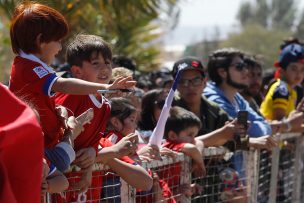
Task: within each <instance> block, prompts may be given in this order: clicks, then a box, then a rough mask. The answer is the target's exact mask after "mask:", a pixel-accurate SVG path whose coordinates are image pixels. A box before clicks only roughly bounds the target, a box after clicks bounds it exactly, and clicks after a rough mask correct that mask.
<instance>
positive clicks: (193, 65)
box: [172, 57, 205, 78]
mask: <svg viewBox="0 0 304 203" xmlns="http://www.w3.org/2000/svg"><path fill="white" fill-rule="evenodd" d="M179 69H182V70H183V71H184V70H198V71H200V72H201V74H202V76H203V77H205V73H204V66H203V64H202V63H201V62H200V60H199V59H197V58H195V57H185V58H182V59H180V60H178V61H176V62H175V63H174V65H173V69H172V75H173V77H174V78H175V76H176V74H177V72H178V70H179Z"/></svg>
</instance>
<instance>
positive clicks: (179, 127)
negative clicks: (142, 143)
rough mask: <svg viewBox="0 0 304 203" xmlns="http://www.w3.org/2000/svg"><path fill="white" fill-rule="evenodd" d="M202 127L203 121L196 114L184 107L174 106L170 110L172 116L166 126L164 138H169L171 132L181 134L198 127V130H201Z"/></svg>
mask: <svg viewBox="0 0 304 203" xmlns="http://www.w3.org/2000/svg"><path fill="white" fill-rule="evenodd" d="M201 126H202V123H201V120H200V119H199V118H198V117H197V116H196V115H195V114H194V113H192V112H191V111H188V110H186V109H184V108H182V107H179V106H174V107H171V109H170V115H169V117H168V119H167V122H166V126H165V133H164V137H165V138H168V133H169V132H170V131H173V132H175V133H176V134H179V133H180V132H181V131H183V130H185V129H187V128H189V127H198V129H201Z"/></svg>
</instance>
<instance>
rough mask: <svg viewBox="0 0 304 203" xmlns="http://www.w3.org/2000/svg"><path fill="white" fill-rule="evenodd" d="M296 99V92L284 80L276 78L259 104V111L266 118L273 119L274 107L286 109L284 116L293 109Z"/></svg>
mask: <svg viewBox="0 0 304 203" xmlns="http://www.w3.org/2000/svg"><path fill="white" fill-rule="evenodd" d="M296 101H297V92H296V91H295V90H294V89H292V88H291V87H290V86H289V85H288V84H287V83H286V82H284V81H282V80H280V79H278V80H277V81H276V82H275V83H273V84H272V85H271V87H270V89H269V91H268V92H267V95H266V97H265V99H264V101H263V102H262V104H261V107H260V111H261V113H262V115H263V116H264V117H265V118H266V119H268V120H274V119H273V112H274V109H276V108H281V109H284V110H285V111H286V116H288V115H289V113H290V112H291V111H293V110H294V109H295V105H296Z"/></svg>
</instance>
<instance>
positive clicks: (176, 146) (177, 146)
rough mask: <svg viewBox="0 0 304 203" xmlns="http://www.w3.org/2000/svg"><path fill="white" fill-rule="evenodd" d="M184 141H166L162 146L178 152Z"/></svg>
mask: <svg viewBox="0 0 304 203" xmlns="http://www.w3.org/2000/svg"><path fill="white" fill-rule="evenodd" d="M185 144H186V143H174V142H166V143H164V144H163V145H162V146H163V147H167V148H169V149H172V150H173V151H176V152H180V151H181V150H182V149H183V148H184V146H185Z"/></svg>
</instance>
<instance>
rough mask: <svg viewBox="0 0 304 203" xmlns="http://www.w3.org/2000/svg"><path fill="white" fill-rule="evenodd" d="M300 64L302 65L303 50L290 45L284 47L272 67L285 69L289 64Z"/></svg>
mask: <svg viewBox="0 0 304 203" xmlns="http://www.w3.org/2000/svg"><path fill="white" fill-rule="evenodd" d="M293 62H301V63H304V48H303V46H301V45H299V44H290V45H288V46H286V47H285V48H284V49H283V50H282V52H281V54H280V57H279V61H277V62H276V63H275V64H274V66H275V67H281V68H284V69H285V68H286V67H287V66H288V65H289V64H290V63H293Z"/></svg>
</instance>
